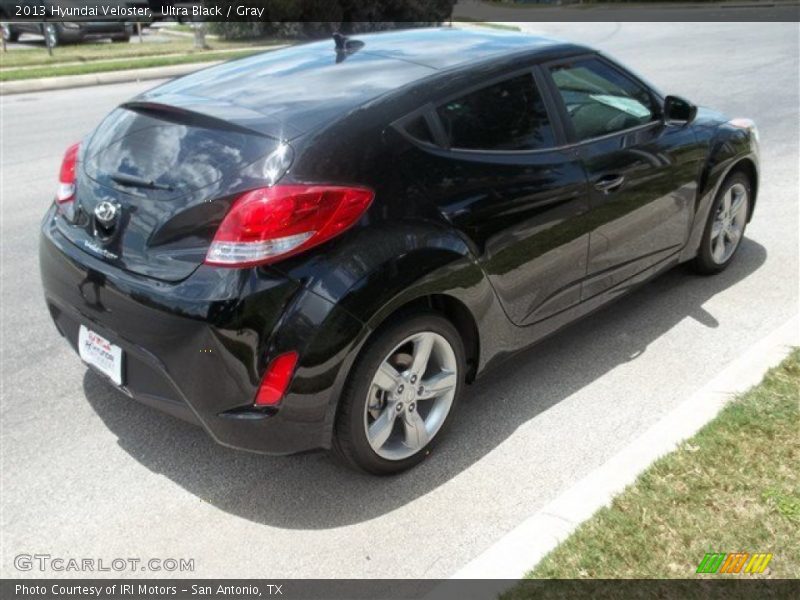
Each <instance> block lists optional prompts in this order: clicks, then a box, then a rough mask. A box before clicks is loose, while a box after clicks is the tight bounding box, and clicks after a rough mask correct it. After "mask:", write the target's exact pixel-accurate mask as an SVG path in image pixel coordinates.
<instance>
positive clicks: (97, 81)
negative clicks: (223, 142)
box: [0, 60, 224, 96]
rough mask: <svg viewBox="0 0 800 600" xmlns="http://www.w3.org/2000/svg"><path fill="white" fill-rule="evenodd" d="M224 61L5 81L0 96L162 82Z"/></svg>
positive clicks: (0, 89) (0, 87) (0, 86)
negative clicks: (105, 85) (158, 80)
mask: <svg viewBox="0 0 800 600" xmlns="http://www.w3.org/2000/svg"><path fill="white" fill-rule="evenodd" d="M222 62H224V61H221V60H214V61H209V62H203V63H190V64H187V65H171V66H168V67H149V68H146V69H127V70H124V71H105V72H102V73H88V74H86V75H64V76H60V77H42V78H40V79H25V80H23V81H4V82H2V83H0V96H10V95H12V94H25V93H28V92H44V91H48V90H64V89H69V88H78V87H87V86H91V85H103V84H107V83H126V82H129V81H145V80H147V79H165V78H169V77H178V76H179V75H186V74H188V73H194V72H195V71H199V70H200V69H204V68H206V67H210V66H213V65H218V64H220V63H222Z"/></svg>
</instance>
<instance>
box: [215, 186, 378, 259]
mask: <svg viewBox="0 0 800 600" xmlns="http://www.w3.org/2000/svg"><path fill="white" fill-rule="evenodd" d="M372 198H373V192H372V190H369V189H367V188H361V187H343V186H329V185H276V186H273V187H268V188H260V189H257V190H253V191H251V192H247V193H246V194H243V195H242V196H240V197H239V198H237V199H236V200H235V201H234V203H233V205H232V206H231V209H230V211H229V212H228V214H227V215H226V216H225V218H224V219H223V220H222V223H221V224H220V226H219V229H218V230H217V233H216V235H215V236H214V240H213V242H212V243H211V246H210V247H209V249H208V253H207V255H206V261H205V262H206V264H209V265H218V266H225V267H247V266H252V265H258V264H265V263H269V262H274V261H276V260H279V259H283V258H286V257H287V256H291V255H293V254H297V253H298V252H303V251H304V250H307V249H309V248H312V247H314V246H317V245H319V244H321V243H322V242H324V241H326V240H329V239H331V238H333V237H335V236H337V235H339V234H340V233H342V232H343V231H345V230H346V229H347V228H348V227H350V226H352V225H353V223H355V222H356V221H358V219H359V218H360V217H361V215H363V214H364V212H365V211H366V210H367V208H369V205H370V203H371V202H372Z"/></svg>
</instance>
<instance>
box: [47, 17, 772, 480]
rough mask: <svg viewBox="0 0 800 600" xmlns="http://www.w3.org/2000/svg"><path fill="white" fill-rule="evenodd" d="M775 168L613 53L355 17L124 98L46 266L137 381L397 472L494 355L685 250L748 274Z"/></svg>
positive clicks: (71, 319)
mask: <svg viewBox="0 0 800 600" xmlns="http://www.w3.org/2000/svg"><path fill="white" fill-rule="evenodd" d="M757 188H758V136H757V132H756V129H755V127H754V126H753V124H752V122H750V121H748V120H745V119H734V120H729V119H728V118H726V117H723V116H721V115H720V114H718V113H716V112H713V111H711V110H707V109H703V108H696V107H695V106H693V105H692V104H690V103H689V102H687V101H686V100H683V99H681V98H678V97H674V96H667V97H664V96H662V95H661V94H660V93H659V92H657V91H656V90H655V89H653V88H652V87H650V86H649V85H648V84H647V83H645V82H643V81H642V80H641V79H639V78H638V77H636V76H634V75H632V74H631V73H629V72H628V71H627V70H625V69H623V68H622V67H620V66H619V65H618V64H616V63H615V62H613V61H611V60H609V59H608V58H606V57H604V56H603V55H601V54H598V53H597V52H595V51H594V50H591V49H589V48H586V47H582V46H577V45H573V44H568V43H562V42H558V41H553V40H548V39H542V38H537V37H530V36H525V35H521V34H505V33H483V32H471V31H469V32H468V31H459V30H454V29H425V30H416V31H406V32H395V33H387V34H377V35H364V36H361V37H359V38H358V39H357V40H355V39H346V38H343V37H341V36H338V37H337V39H336V43H334V42H333V41H323V42H318V43H312V44H307V45H301V46H296V47H292V48H287V49H284V50H279V51H276V52H270V53H267V54H262V55H259V56H255V57H250V58H246V59H242V60H237V61H233V62H229V63H227V64H224V65H220V66H217V67H213V68H209V69H206V70H203V71H199V72H197V73H194V74H192V75H189V76H187V77H183V78H181V79H178V80H175V81H173V82H170V83H167V84H165V85H162V86H160V87H158V88H156V89H154V90H152V91H150V92H147V93H145V94H143V95H141V96H138V97H136V98H134V99H133V100H131V101H130V102H126V103H125V104H122V105H121V106H119V107H118V108H117V109H116V110H114V111H113V112H112V113H111V114H110V115H109V116H108V117H107V118H106V119H105V120H104V121H103V122H102V123H101V124H100V125H99V126H98V127H97V128H96V129H95V130H94V131H93V132H92V133H91V134H90V135H89V136H87V137H86V138H85V139H84V140H83V141H82V142H81V143H80V144H76V145H75V146H72V147H71V148H69V149H68V150H67V152H66V155H65V157H64V161H63V165H62V167H61V174H60V184H59V187H58V192H57V195H56V199H55V202H54V203H53V205H52V207H51V208H50V210H49V211H48V212H47V215H46V217H45V219H44V223H43V225H42V236H41V249H40V262H41V272H42V279H43V282H44V289H45V295H46V301H47V305H48V307H49V310H50V312H51V314H52V317H53V319H54V321H55V323H56V326H57V327H58V330H59V331H60V332H61V333H62V334H63V335H64V337H66V338H67V339H68V340H69V342H70V343H71V344H72V346H73V347H75V348H77V350H78V352H79V353H80V356H81V357H82V358H83V360H84V361H86V362H87V363H88V364H89V365H91V366H92V367H93V368H95V369H96V370H98V371H99V372H102V373H104V374H105V375H106V376H107V377H108V378H109V379H110V380H111V381H113V382H114V383H115V384H116V385H117V386H119V388H120V389H121V390H123V391H124V392H125V393H127V394H129V395H130V396H132V397H133V398H136V399H137V400H139V401H141V402H144V403H146V404H149V405H152V406H155V407H157V408H160V409H162V410H164V411H166V412H168V413H171V414H173V415H176V416H178V417H182V418H184V419H187V420H190V421H193V422H195V423H198V424H200V425H202V426H203V427H204V428H205V429H206V430H207V431H208V433H209V434H210V435H211V436H212V437H213V438H214V439H215V440H217V441H218V442H220V443H222V444H225V445H228V446H233V447H236V448H242V449H247V450H252V451H257V452H269V453H280V454H285V453H294V452H300V451H305V450H312V449H317V448H334V449H335V450H336V451H337V453H338V454H339V455H341V456H342V457H343V458H345V459H346V460H347V461H348V462H349V463H351V464H352V465H355V466H358V467H360V468H362V469H365V470H367V471H370V472H373V473H391V472H396V471H400V470H403V469H406V468H408V467H410V466H412V465H414V464H415V463H417V462H419V461H420V460H421V459H422V457H423V456H425V455H426V454H427V452H426V451H427V449H429V448H430V446H431V445H432V444H433V443H434V442H435V441H436V440H437V439H439V438H440V437H441V436H442V433H443V431H444V430H445V428H446V426H447V423H448V420H449V417H450V416H451V415H452V414H453V411H454V409H455V406H456V404H457V401H458V397H459V395H460V394H461V392H462V389H463V387H464V384H465V383H469V382H470V381H472V380H473V379H474V378H475V377H476V376H477V375H479V374H480V373H481V372H482V371H484V370H485V369H486V368H487V367H488V366H490V365H492V364H494V363H497V362H499V361H500V360H501V359H502V358H504V357H506V356H508V355H510V354H511V353H513V352H515V351H518V350H520V349H522V348H524V347H526V346H529V345H531V344H532V343H534V342H536V341H537V340H540V339H541V338H543V337H544V336H546V335H548V334H550V333H552V332H554V331H555V330H557V329H559V328H560V327H562V326H564V325H565V324H567V323H569V322H571V321H573V320H575V319H576V318H578V317H580V316H582V315H585V314H587V313H589V312H590V311H593V310H595V309H597V308H598V307H600V306H602V305H604V304H605V303H607V302H609V301H610V300H612V299H614V298H616V297H618V296H620V295H621V294H622V293H624V292H626V291H628V290H630V289H631V287H632V286H634V285H635V284H638V283H640V282H643V281H645V280H647V279H649V278H651V277H653V276H655V275H656V274H658V273H661V272H663V271H664V270H666V269H669V268H670V267H672V266H674V265H676V264H678V263H682V262H691V264H692V265H693V266H694V267H695V268H696V269H697V270H698V271H700V272H702V273H715V272H717V271H721V270H722V269H724V268H725V267H726V266H727V265H728V264H729V263H730V262H731V260H732V259H733V258H734V255H735V253H736V250H737V248H738V246H739V243H740V241H741V239H742V236H743V234H744V231H745V227H746V225H747V222H748V221H749V220H750V217H751V215H752V213H753V208H754V205H755V201H756V191H757ZM487 401H491V399H487Z"/></svg>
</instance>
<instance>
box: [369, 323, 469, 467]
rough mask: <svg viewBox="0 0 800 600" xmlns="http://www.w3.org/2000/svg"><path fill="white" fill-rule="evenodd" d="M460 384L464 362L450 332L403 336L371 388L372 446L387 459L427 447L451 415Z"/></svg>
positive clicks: (396, 457) (427, 332)
mask: <svg viewBox="0 0 800 600" xmlns="http://www.w3.org/2000/svg"><path fill="white" fill-rule="evenodd" d="M457 383H458V362H457V360H456V355H455V352H454V351H453V348H452V347H451V346H450V344H449V342H448V341H447V340H446V339H445V338H444V337H442V336H441V335H439V334H438V333H433V332H431V331H424V332H421V333H416V334H414V335H412V336H409V337H408V338H406V339H405V340H403V341H402V342H401V343H400V344H398V345H397V346H396V347H395V348H394V349H393V350H392V351H391V352H390V353H389V354H388V356H386V357H385V358H384V360H383V361H382V362H381V365H380V367H379V368H378V371H377V372H376V373H375V375H374V376H373V379H372V383H371V384H370V387H369V391H368V398H367V402H366V405H365V410H364V427H365V429H366V433H367V440H368V441H369V444H370V446H371V447H372V450H373V451H374V452H375V453H376V454H378V456H380V457H382V458H384V459H387V460H403V459H405V458H408V457H410V456H413V455H414V454H416V453H417V452H419V451H420V450H422V449H423V448H424V447H425V446H427V445H428V442H430V440H432V439H433V437H434V436H435V435H436V434H437V433H438V431H439V429H440V428H441V427H442V425H443V424H444V422H445V420H446V419H447V415H448V413H449V412H450V408H451V406H452V404H453V398H454V397H455V393H456V386H457Z"/></svg>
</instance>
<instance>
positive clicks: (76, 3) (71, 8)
mask: <svg viewBox="0 0 800 600" xmlns="http://www.w3.org/2000/svg"><path fill="white" fill-rule="evenodd" d="M156 19H169V20H178V21H206V22H207V21H252V22H289V21H296V22H302V21H306V22H308V21H319V22H338V23H357V22H376V21H381V22H394V23H420V24H421V23H426V24H431V23H442V22H449V21H650V22H652V21H704V22H707V21H798V20H800V0H695V1H694V2H692V1H686V0H683V1H669V0H667V1H663V0H651V1H648V0H636V1H635V2H633V1H631V2H629V1H626V0H616V1H606V0H502V1H483V0H458V1H456V0H0V20H1V21H60V22H64V21H67V22H68V21H105V20H113V21H131V22H133V21H139V22H149V21H153V20H156Z"/></svg>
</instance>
